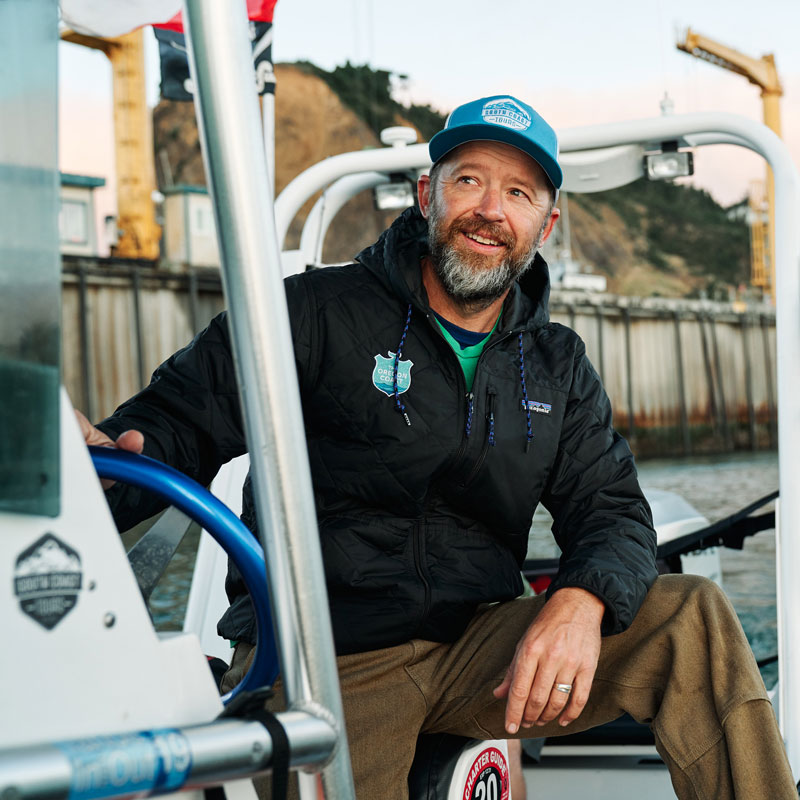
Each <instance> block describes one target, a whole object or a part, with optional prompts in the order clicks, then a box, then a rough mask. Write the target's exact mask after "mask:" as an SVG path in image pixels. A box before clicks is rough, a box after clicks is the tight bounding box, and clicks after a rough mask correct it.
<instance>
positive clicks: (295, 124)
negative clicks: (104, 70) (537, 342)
mask: <svg viewBox="0 0 800 800" xmlns="http://www.w3.org/2000/svg"><path fill="white" fill-rule="evenodd" d="M275 72H276V77H277V93H276V96H275V114H276V133H275V140H276V164H277V167H276V170H277V176H276V184H277V189H278V192H280V190H281V189H283V187H284V186H285V185H286V184H287V183H288V182H289V181H290V180H291V179H292V178H293V177H294V176H295V175H297V174H299V173H300V172H302V171H303V170H304V169H306V168H307V167H309V166H311V165H312V164H314V163H316V162H317V161H320V160H321V159H323V158H326V157H328V156H331V155H336V154H338V153H344V152H348V151H352V150H361V149H363V148H371V147H380V146H381V145H380V141H379V138H378V135H379V133H380V130H381V129H383V128H385V127H387V126H389V125H410V126H412V127H415V128H416V129H417V131H418V134H419V141H427V140H428V139H429V138H430V137H431V136H432V135H433V133H435V132H436V131H437V130H439V129H440V128H441V126H442V125H443V124H444V117H443V116H442V115H440V114H438V112H436V111H435V110H433V109H431V108H429V107H427V106H412V107H410V108H406V107H405V106H402V105H400V104H399V103H397V102H396V101H394V100H393V99H392V97H391V92H390V89H391V85H390V78H391V76H390V74H389V73H388V72H385V71H381V70H372V69H370V68H369V67H366V66H355V65H351V64H349V63H348V64H345V65H344V66H341V67H337V68H336V69H335V70H333V71H331V72H327V71H325V70H322V69H320V68H319V67H316V66H314V65H313V64H310V63H308V62H302V63H299V64H278V65H276V67H275ZM153 123H154V149H155V162H156V170H157V176H158V183H159V186H160V187H161V188H165V187H166V186H169V185H174V184H181V183H186V184H192V185H202V184H204V182H205V177H204V172H203V164H202V158H201V155H200V146H199V141H198V135H197V127H196V124H195V118H194V109H193V107H192V105H191V104H190V103H178V102H171V101H165V100H162V101H161V102H160V103H159V104H158V106H157V107H156V108H155V109H154V111H153ZM309 208H310V203H309V204H308V205H307V206H306V207H305V208H304V209H303V210H302V211H301V213H300V214H299V215H298V219H296V220H295V222H294V223H293V225H292V227H291V229H290V233H289V238H288V242H287V244H288V246H289V247H295V246H296V245H297V243H298V239H299V231H300V230H301V226H302V220H303V219H304V218H305V215H306V214H307V213H308V210H309ZM569 214H570V224H571V230H572V252H573V256H574V257H575V258H576V259H577V260H578V261H579V262H581V263H583V264H586V265H588V266H590V267H591V268H592V270H593V271H594V272H597V273H600V274H603V275H605V276H606V277H607V279H608V285H609V290H610V291H612V292H616V293H620V294H631V295H639V296H651V295H662V296H687V295H688V296H697V295H698V294H699V293H701V292H706V293H708V294H710V295H712V296H714V295H719V296H727V291H728V287H731V286H736V285H738V284H739V283H741V282H743V281H746V280H747V277H748V273H749V238H748V230H747V227H746V226H745V225H744V223H742V222H740V221H731V220H729V219H728V218H727V217H726V215H725V211H724V209H722V208H721V207H720V206H719V205H717V204H716V203H715V202H714V200H713V199H712V198H711V197H710V196H709V195H708V194H707V193H705V192H703V191H699V190H697V189H693V188H691V187H689V186H683V185H676V184H670V183H657V182H649V181H644V180H641V181H637V182H636V183H634V184H631V185H630V186H626V187H624V188H622V189H616V190H613V191H610V192H601V193H597V194H592V195H576V194H571V195H570V196H569ZM392 216H393V215H392V214H384V213H381V212H377V211H375V210H374V208H373V204H372V198H371V196H370V195H369V194H368V193H366V194H362V195H361V196H359V197H357V198H354V199H353V200H352V201H351V202H350V203H349V204H348V205H347V206H346V207H345V208H344V209H343V210H342V211H341V213H340V214H339V215H338V216H337V218H336V220H335V222H334V224H333V225H332V227H331V229H330V231H329V234H328V237H327V239H326V242H325V248H324V251H323V256H324V258H325V259H326V260H327V261H344V260H348V259H350V258H352V257H353V256H354V255H355V254H356V253H357V252H358V251H359V250H360V249H361V248H362V247H364V246H366V245H368V244H370V243H371V242H373V241H374V240H375V238H376V237H377V236H378V235H379V234H380V232H381V231H382V230H383V229H384V228H385V227H386V226H387V225H388V224H389V222H390V221H391V219H392Z"/></svg>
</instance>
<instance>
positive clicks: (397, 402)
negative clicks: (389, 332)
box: [392, 303, 411, 428]
mask: <svg viewBox="0 0 800 800" xmlns="http://www.w3.org/2000/svg"><path fill="white" fill-rule="evenodd" d="M410 323H411V303H409V304H408V316H406V324H405V326H404V328H403V335H402V336H401V337H400V344H398V345H397V352H396V353H395V354H394V369H393V370H392V386H393V387H394V408H395V411H397V413H398V414H402V415H403V419H404V420H405V421H406V425H408V427H409V428H410V427H411V420H410V419H409V418H408V414H407V413H406V407H405V405H404V404H403V403H402V402H401V401H400V392H398V391H397V365H398V364H399V363H400V358H401V357H402V355H403V345H404V344H405V341H406V335H407V334H408V326H409V324H410Z"/></svg>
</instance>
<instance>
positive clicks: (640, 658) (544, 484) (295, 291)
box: [85, 96, 795, 798]
mask: <svg viewBox="0 0 800 800" xmlns="http://www.w3.org/2000/svg"><path fill="white" fill-rule="evenodd" d="M430 155H431V160H432V162H433V164H434V166H433V168H432V170H431V174H430V176H429V177H428V176H424V177H422V178H421V179H420V181H419V187H418V189H419V209H418V210H417V209H410V210H408V211H407V212H405V213H404V214H403V215H402V216H401V217H400V218H398V220H396V221H395V223H394V224H393V225H392V226H391V228H390V229H389V230H388V231H386V232H385V233H384V234H383V236H382V237H381V239H380V240H379V241H378V242H377V243H376V244H375V245H374V246H373V247H371V248H368V249H367V250H365V251H363V252H362V253H361V254H359V256H358V258H357V261H356V263H355V264H353V265H350V266H347V267H343V268H336V269H326V270H319V271H315V272H311V273H306V274H304V275H300V276H295V277H293V278H290V279H288V280H287V282H286V292H287V300H288V304H289V312H290V318H291V321H292V329H293V337H294V345H295V356H296V362H297V369H298V377H299V381H300V388H301V396H302V400H303V411H304V419H305V425H306V435H307V440H308V448H309V457H310V463H311V471H312V479H313V482H314V489H315V497H316V503H317V516H318V519H319V525H320V541H321V545H322V552H323V560H324V564H325V570H326V582H327V589H328V593H329V598H330V604H331V615H332V621H333V629H334V638H335V641H336V647H337V652H338V655H339V658H338V668H339V674H340V679H341V682H342V692H343V701H344V707H345V717H346V722H347V728H348V738H349V742H350V747H351V754H352V758H353V765H354V772H355V776H356V783H357V790H358V793H359V796H360V797H365V798H366V797H383V798H387V797H391V798H395V797H396V798H404V797H406V793H407V789H406V777H407V773H408V769H409V766H410V764H411V760H412V759H413V755H414V747H415V744H416V738H417V734H418V733H420V732H430V733H433V732H440V731H447V732H451V733H456V734H461V735H465V736H471V737H476V738H500V737H504V736H510V737H524V736H550V735H556V734H557V733H559V732H564V727H565V726H569V728H568V730H579V729H583V728H586V727H589V726H592V725H596V724H599V723H601V722H605V721H608V720H611V719H614V718H616V717H618V716H619V715H621V714H622V713H623V712H624V711H628V712H629V713H631V714H632V715H633V716H634V717H635V718H636V719H638V720H640V721H644V722H648V723H650V724H651V725H652V727H653V730H654V733H655V736H656V741H657V746H658V749H659V752H660V753H661V755H662V757H663V758H664V760H665V762H666V763H667V765H668V766H669V768H670V772H671V775H672V780H673V784H674V786H675V789H676V792H677V793H678V795H679V796H680V797H686V798H689V797H691V798H695V797H715V798H725V797H734V796H736V797H748V798H755V797H765V798H766V797H769V798H781V797H786V798H788V797H793V796H795V791H794V785H793V781H792V777H791V774H790V771H789V769H788V765H787V763H786V758H785V755H784V753H783V748H782V743H781V741H780V737H779V735H778V732H777V726H776V724H775V719H774V715H773V712H772V708H771V706H770V704H769V701H768V700H767V697H766V693H765V691H764V687H763V684H762V682H761V680H760V677H759V675H758V671H757V669H756V666H755V663H754V660H753V657H752V654H751V653H750V650H749V647H748V645H747V641H746V639H745V638H744V635H743V633H742V631H741V628H740V627H739V625H738V621H737V620H736V618H735V615H734V614H733V612H732V610H731V608H730V605H729V604H728V603H727V601H726V600H725V598H724V596H723V595H722V594H721V593H720V592H719V590H718V589H717V588H716V587H715V586H714V585H713V584H711V583H710V582H707V581H704V580H701V579H697V578H692V577H682V576H669V577H665V578H662V579H660V580H658V581H656V574H657V570H656V566H655V535H654V532H653V530H652V523H651V518H650V511H649V508H648V506H647V504H646V502H645V500H644V498H643V496H642V494H641V491H640V489H639V486H638V483H637V480H636V472H635V468H634V465H633V459H632V457H631V454H630V451H629V450H628V447H627V445H626V444H625V442H624V441H623V440H622V439H621V438H620V437H619V436H618V435H617V434H616V433H615V432H614V430H613V428H612V426H611V412H610V407H609V403H608V400H607V398H606V396H605V393H604V391H603V389H602V387H601V385H600V382H599V379H598V377H597V375H596V373H595V372H594V370H593V369H592V367H591V365H590V364H589V362H588V360H587V358H586V355H585V352H584V347H583V344H582V342H581V341H580V339H579V338H578V337H577V336H576V335H575V334H574V333H573V332H572V331H570V330H568V329H566V328H564V327H562V326H560V325H557V324H554V323H550V322H549V320H548V312H547V300H548V292H549V289H548V276H547V267H546V265H545V264H544V262H543V260H542V259H541V256H539V255H538V253H537V250H538V248H539V246H540V245H541V243H542V242H543V241H544V240H545V239H546V238H547V236H549V234H550V232H551V231H552V228H553V225H554V223H555V221H556V219H557V217H558V211H557V210H556V209H555V208H554V202H555V199H556V195H557V191H558V189H559V187H560V185H561V180H562V173H561V169H560V167H559V165H558V161H557V143H556V137H555V133H554V132H553V130H552V129H551V128H550V126H549V125H548V124H547V123H546V122H545V121H544V120H543V119H542V118H541V117H540V116H539V115H538V114H536V112H535V111H534V110H533V109H532V108H530V106H528V105H526V104H525V103H523V102H521V101H519V100H517V99H515V98H513V97H510V96H496V97H490V98H483V99H481V100H477V101H474V102H472V103H467V104H466V105H464V106H461V107H459V108H458V109H456V110H455V111H454V112H453V113H452V114H451V116H450V118H449V119H448V122H447V125H446V127H445V129H444V130H443V131H441V132H440V133H439V134H437V135H436V136H435V137H434V138H433V139H432V140H431V143H430ZM85 425H86V428H85V432H86V438H87V441H90V442H91V443H99V442H105V443H109V444H111V443H113V440H116V444H117V446H122V447H125V448H127V449H135V450H138V449H140V448H141V447H142V446H143V447H144V452H145V453H146V454H148V455H151V456H153V457H155V458H159V459H161V460H164V461H167V462H169V463H172V464H174V465H176V466H178V467H179V468H180V469H182V470H183V471H185V472H187V473H188V474H190V475H192V476H193V477H195V478H197V479H198V480H199V481H200V482H202V483H207V482H208V481H210V479H211V477H212V476H213V475H214V474H215V473H216V471H217V469H218V468H219V465H220V464H222V463H223V462H225V461H226V460H228V459H230V458H232V457H234V456H236V455H238V454H239V453H241V452H242V451H243V450H244V447H245V444H244V437H243V434H242V423H241V415H240V411H239V405H238V395H237V389H236V383H235V379H234V370H233V364H232V359H231V355H230V348H229V341H228V333H227V326H226V322H225V319H224V316H221V317H218V318H217V319H216V320H214V321H212V323H211V324H210V326H209V327H208V328H207V329H206V330H205V331H203V332H202V333H201V334H199V335H198V337H197V338H196V339H195V341H194V342H193V343H192V344H191V345H189V346H188V347H187V348H185V349H184V350H182V351H180V352H179V353H177V354H175V355H174V356H173V357H172V358H170V359H169V360H168V361H167V362H166V363H165V364H163V365H162V366H161V367H159V369H158V370H157V371H156V373H155V375H154V378H153V381H152V382H151V384H150V386H149V387H148V388H147V389H145V390H144V391H143V392H141V393H140V394H139V395H137V396H136V397H134V398H133V399H132V400H130V401H128V402H127V403H125V404H124V405H123V406H121V407H120V408H119V409H118V410H117V412H115V414H114V415H113V416H112V417H111V418H109V419H108V420H106V421H104V422H103V423H101V424H100V425H99V426H98V428H99V430H97V429H92V428H91V426H89V425H88V423H85ZM135 431H139V432H141V434H144V437H143V439H142V438H141V434H140V433H137V432H135ZM109 499H110V502H111V503H112V507H113V508H114V509H115V514H116V516H117V518H118V520H119V521H120V522H121V524H122V525H123V526H128V525H129V524H131V523H133V522H134V521H135V520H136V519H139V518H143V517H144V516H147V515H149V514H150V513H152V511H153V510H154V508H155V504H154V503H149V502H148V501H143V500H142V498H141V497H140V495H139V492H138V491H136V490H132V489H125V488H122V487H114V488H113V489H111V490H110V492H109ZM539 502H543V503H544V504H545V505H546V506H547V507H548V509H549V510H550V511H551V513H552V514H553V517H554V520H555V522H554V526H553V532H554V535H555V537H556V540H557V542H558V544H559V546H560V547H561V550H562V558H561V565H560V570H559V574H558V576H557V577H556V579H555V580H554V582H553V584H552V585H551V587H550V589H549V591H548V595H547V599H546V602H545V598H529V599H520V600H514V602H506V601H511V600H512V599H514V598H515V597H517V596H518V595H519V594H520V593H521V590H522V585H521V579H520V575H519V568H520V565H521V563H522V560H523V558H524V556H525V552H526V544H527V537H528V530H529V527H530V522H531V517H532V515H533V511H534V509H535V507H536V505H537V503H539ZM242 516H243V519H244V520H245V521H246V522H247V524H248V525H249V526H250V527H251V528H254V527H255V517H254V513H253V505H252V498H251V493H250V489H249V486H248V485H247V484H246V486H245V496H244V510H243V515H242ZM227 589H228V593H229V596H230V597H231V600H232V604H231V608H230V609H229V611H228V612H227V613H226V615H225V616H224V617H223V619H222V620H221V622H220V632H221V633H222V634H223V635H224V636H226V638H229V639H231V640H234V641H238V642H239V645H238V646H237V650H236V654H235V656H234V662H233V665H232V668H231V674H230V676H229V679H231V680H232V679H234V678H235V677H236V676H238V675H241V674H242V672H243V670H244V669H245V668H246V666H247V664H248V663H249V661H248V659H249V657H250V655H251V653H252V646H251V643H252V642H253V641H254V638H255V629H254V622H253V618H252V610H251V608H250V604H249V599H248V598H247V596H246V594H245V592H244V589H243V586H242V585H241V581H240V580H239V577H238V576H237V575H236V574H235V571H232V573H231V574H230V575H229V578H228V582H227ZM648 590H649V593H648ZM603 636H604V637H605V638H601V637H603Z"/></svg>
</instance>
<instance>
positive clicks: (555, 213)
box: [539, 207, 561, 247]
mask: <svg viewBox="0 0 800 800" xmlns="http://www.w3.org/2000/svg"><path fill="white" fill-rule="evenodd" d="M560 216H561V209H560V208H558V207H556V208H554V209H553V210H552V211H551V212H550V219H549V220H547V225H546V226H545V229H544V232H543V233H542V241H541V244H540V245H539V246H540V247H541V245H543V244H544V243H545V242H546V241H547V240H548V239H549V238H550V234H551V233H552V232H553V228H554V227H555V224H556V220H557V219H558V218H559V217H560Z"/></svg>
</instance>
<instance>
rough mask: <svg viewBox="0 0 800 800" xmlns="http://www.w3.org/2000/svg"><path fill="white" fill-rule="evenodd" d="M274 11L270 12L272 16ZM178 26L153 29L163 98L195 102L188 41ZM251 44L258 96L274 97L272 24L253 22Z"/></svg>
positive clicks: (272, 3)
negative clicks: (176, 28) (187, 48)
mask: <svg viewBox="0 0 800 800" xmlns="http://www.w3.org/2000/svg"><path fill="white" fill-rule="evenodd" d="M250 5H251V2H248V11H249V10H250V9H249V7H250ZM261 5H265V3H263V2H262V3H261ZM274 5H275V3H274V0H273V1H272V2H271V6H272V7H274ZM271 10H272V9H271V8H270V12H271ZM270 15H271V14H270ZM175 24H176V22H175V20H170V22H169V27H166V26H161V25H158V26H153V31H154V33H155V35H156V39H157V40H158V54H159V57H160V60H161V96H162V97H164V98H165V99H167V100H191V99H192V96H193V93H194V84H193V83H192V78H191V75H190V74H189V61H188V59H187V55H186V40H185V38H184V36H183V33H179V32H178V31H176V30H175ZM181 30H182V26H181ZM250 43H251V47H252V53H253V70H254V80H255V84H256V89H257V91H258V94H267V93H270V94H274V93H275V72H274V70H273V67H272V23H271V22H263V21H254V20H251V22H250Z"/></svg>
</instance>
